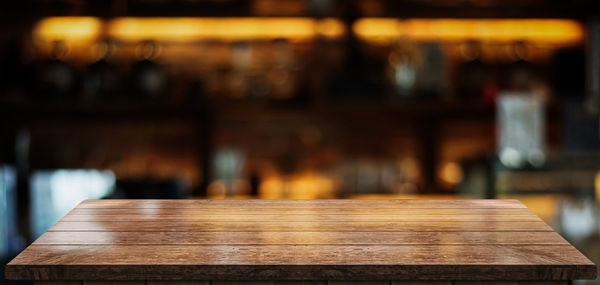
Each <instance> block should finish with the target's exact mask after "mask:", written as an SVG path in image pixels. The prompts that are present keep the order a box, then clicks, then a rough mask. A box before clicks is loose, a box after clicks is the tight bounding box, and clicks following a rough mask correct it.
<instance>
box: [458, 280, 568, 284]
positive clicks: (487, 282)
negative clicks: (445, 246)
mask: <svg viewBox="0 0 600 285" xmlns="http://www.w3.org/2000/svg"><path fill="white" fill-rule="evenodd" d="M568 283H569V282H568V281H454V285H567V284H568Z"/></svg>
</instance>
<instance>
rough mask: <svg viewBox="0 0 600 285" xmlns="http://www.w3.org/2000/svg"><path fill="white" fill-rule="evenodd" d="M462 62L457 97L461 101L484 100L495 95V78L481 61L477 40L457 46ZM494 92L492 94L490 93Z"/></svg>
mask: <svg viewBox="0 0 600 285" xmlns="http://www.w3.org/2000/svg"><path fill="white" fill-rule="evenodd" d="M459 51H460V56H461V57H462V59H463V60H464V62H463V63H462V64H461V65H460V67H459V72H458V74H459V75H458V76H459V79H458V94H457V97H458V98H457V99H459V100H462V101H473V100H475V101H484V100H486V98H487V97H495V91H494V90H495V86H496V83H495V80H494V76H493V74H492V73H491V69H490V67H489V66H488V65H486V64H484V63H483V62H482V61H481V59H480V58H481V53H482V47H481V43H480V42H477V41H467V42H465V43H463V44H461V46H460V47H459ZM492 93H494V94H492Z"/></svg>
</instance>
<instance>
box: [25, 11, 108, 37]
mask: <svg viewBox="0 0 600 285" xmlns="http://www.w3.org/2000/svg"><path fill="white" fill-rule="evenodd" d="M101 30H102V21H101V20H99V19H98V18H94V17H50V18H44V19H42V20H40V21H39V22H38V23H37V24H36V25H35V27H34V29H33V35H34V36H35V37H36V38H38V39H40V40H42V41H90V40H95V39H96V38H97V37H98V36H99V35H100V32H101Z"/></svg>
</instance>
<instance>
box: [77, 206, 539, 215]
mask: <svg viewBox="0 0 600 285" xmlns="http://www.w3.org/2000/svg"><path fill="white" fill-rule="evenodd" d="M282 214H286V215H338V216H344V215H360V216H371V215H392V216H396V215H398V216H406V215H408V216H412V215H457V216H460V215H471V216H480V215H486V216H488V215H532V216H535V215H534V214H533V213H532V212H531V211H530V210H529V209H527V208H500V209H497V208H472V209H469V208H420V209H418V208H417V209H415V208H402V207H398V208H376V207H375V208H360V207H358V208H355V207H348V208H326V207H323V208H316V207H312V208H310V207H304V208H288V209H280V208H279V209H277V208H275V209H273V208H258V207H257V208H254V207H239V208H226V207H223V208H211V209H210V210H207V209H203V208H152V209H146V208H124V209H118V208H106V209H105V208H75V209H73V210H71V212H69V216H72V215H112V216H120V215H152V216H163V215H165V216H167V215H177V216H211V215H232V216H235V215H242V216H246V215H282Z"/></svg>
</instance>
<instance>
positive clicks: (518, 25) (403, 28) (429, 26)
mask: <svg viewBox="0 0 600 285" xmlns="http://www.w3.org/2000/svg"><path fill="white" fill-rule="evenodd" d="M352 29H353V31H354V32H355V33H356V34H357V35H358V36H359V37H361V38H363V39H365V40H372V41H389V40H394V39H397V38H398V37H408V38H412V39H414V40H420V41H437V40H467V39H475V40H482V41H515V40H525V41H533V42H545V43H573V42H581V41H582V40H583V36H584V32H583V27H582V25H581V24H580V23H579V22H577V21H573V20H563V19H408V20H396V19H387V18H363V19H359V20H358V21H356V22H355V24H354V26H353V27H352Z"/></svg>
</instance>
